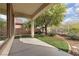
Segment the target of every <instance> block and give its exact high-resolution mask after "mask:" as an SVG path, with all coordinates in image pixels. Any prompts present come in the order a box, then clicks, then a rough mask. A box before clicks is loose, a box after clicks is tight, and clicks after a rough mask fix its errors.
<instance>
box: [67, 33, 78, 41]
mask: <svg viewBox="0 0 79 59" xmlns="http://www.w3.org/2000/svg"><path fill="white" fill-rule="evenodd" d="M67 36H68V37H69V38H70V39H72V40H79V36H78V35H77V34H76V33H69V34H68V35H67Z"/></svg>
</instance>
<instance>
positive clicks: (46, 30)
mask: <svg viewBox="0 0 79 59" xmlns="http://www.w3.org/2000/svg"><path fill="white" fill-rule="evenodd" d="M45 35H47V25H45Z"/></svg>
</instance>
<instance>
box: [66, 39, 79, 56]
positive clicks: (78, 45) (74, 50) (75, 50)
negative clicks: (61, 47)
mask: <svg viewBox="0 0 79 59" xmlns="http://www.w3.org/2000/svg"><path fill="white" fill-rule="evenodd" d="M67 41H68V42H69V44H70V45H71V54H73V55H75V56H79V41H74V40H67Z"/></svg>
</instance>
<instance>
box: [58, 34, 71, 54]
mask: <svg viewBox="0 0 79 59" xmlns="http://www.w3.org/2000/svg"><path fill="white" fill-rule="evenodd" d="M58 36H59V35H58ZM60 37H61V36H60ZM61 38H62V39H63V40H64V41H65V42H66V43H67V44H68V47H69V51H68V53H70V52H71V45H70V44H69V42H68V41H67V40H66V39H65V38H64V37H61Z"/></svg>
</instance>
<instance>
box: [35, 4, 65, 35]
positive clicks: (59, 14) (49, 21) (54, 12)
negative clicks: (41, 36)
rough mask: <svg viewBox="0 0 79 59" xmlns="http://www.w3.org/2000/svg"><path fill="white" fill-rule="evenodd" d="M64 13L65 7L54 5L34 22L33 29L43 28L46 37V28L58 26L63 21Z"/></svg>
mask: <svg viewBox="0 0 79 59" xmlns="http://www.w3.org/2000/svg"><path fill="white" fill-rule="evenodd" d="M65 11H66V6H65V5H64V4H54V5H53V6H52V7H51V8H49V9H48V10H47V11H45V12H44V13H43V14H42V15H40V16H39V17H38V18H37V19H36V20H35V27H38V26H40V27H44V29H45V34H46V35H47V27H48V26H52V25H55V26H57V25H59V24H60V22H61V21H62V20H63V19H64V13H65Z"/></svg>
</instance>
